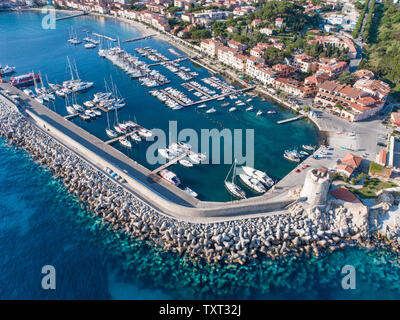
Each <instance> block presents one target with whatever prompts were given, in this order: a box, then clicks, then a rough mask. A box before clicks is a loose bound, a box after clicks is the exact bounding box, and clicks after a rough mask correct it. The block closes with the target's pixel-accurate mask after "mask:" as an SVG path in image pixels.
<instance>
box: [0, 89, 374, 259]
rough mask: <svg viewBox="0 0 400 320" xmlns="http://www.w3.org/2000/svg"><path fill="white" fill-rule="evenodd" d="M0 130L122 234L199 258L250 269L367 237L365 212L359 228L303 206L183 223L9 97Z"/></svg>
mask: <svg viewBox="0 0 400 320" xmlns="http://www.w3.org/2000/svg"><path fill="white" fill-rule="evenodd" d="M0 96H1V95H0ZM0 133H1V134H2V135H3V136H5V137H6V138H7V139H8V140H9V142H10V143H11V144H12V145H14V146H17V147H21V148H23V149H25V150H26V151H27V152H28V153H29V154H30V155H31V156H32V158H33V159H35V161H37V162H39V163H40V164H41V165H44V166H46V167H48V168H50V169H51V170H52V172H53V173H54V175H55V176H56V177H58V178H59V179H62V181H63V183H64V185H65V187H66V188H67V190H68V192H70V193H71V194H73V195H75V196H76V197H78V198H79V199H80V200H81V201H82V202H84V203H86V204H87V208H88V214H93V215H95V216H98V217H100V218H101V219H102V221H103V223H104V224H110V225H112V227H113V229H114V230H115V231H116V232H123V233H127V234H129V235H130V236H131V237H135V238H139V239H146V240H150V241H151V243H152V244H153V245H155V246H157V247H159V248H163V249H164V250H170V251H173V252H178V253H179V254H187V255H189V256H190V257H192V258H193V259H195V260H198V259H205V260H206V261H208V262H223V263H239V264H244V263H245V262H246V261H247V260H248V259H253V258H257V257H259V256H260V255H264V254H265V255H268V256H269V257H271V258H273V259H275V258H278V257H281V256H287V255H293V254H295V255H298V254H301V253H314V254H316V255H319V254H320V251H321V249H328V250H330V251H333V250H336V249H337V248H343V247H345V246H346V245H349V244H356V243H365V240H366V239H367V238H368V224H367V222H366V219H364V218H365V213H363V212H361V213H360V214H359V216H358V220H357V223H354V221H352V220H351V219H350V218H351V217H352V215H353V214H354V212H352V211H351V210H350V209H348V208H343V207H336V208H335V207H333V206H327V207H322V208H310V209H305V208H304V207H303V206H302V204H300V203H297V204H295V205H293V206H292V207H291V208H290V210H288V211H287V212H286V213H283V214H279V215H270V216H266V217H260V218H251V219H250V218H249V219H243V220H234V221H225V222H215V223H191V222H184V221H177V220H176V219H173V218H171V217H167V216H165V215H164V214H162V213H161V212H159V211H158V210H156V209H155V208H152V207H151V206H149V205H148V204H147V203H145V202H144V201H142V200H141V199H140V198H139V197H137V196H135V195H134V194H133V193H132V192H128V191H127V190H126V189H125V188H123V187H122V186H121V185H120V184H119V183H117V182H116V181H115V180H113V179H111V178H110V177H109V176H107V175H105V174H104V173H103V172H102V171H101V170H98V169H96V167H94V166H92V165H90V164H89V163H88V162H87V161H85V160H83V159H82V158H81V157H79V156H77V154H75V153H74V152H73V151H72V150H70V149H69V148H66V147H65V146H64V145H63V144H62V143H60V142H58V141H57V140H56V139H54V138H53V137H52V136H50V135H49V134H48V132H46V131H44V130H43V129H42V128H40V127H38V126H36V125H35V124H34V123H33V122H31V121H29V118H26V117H25V116H24V115H23V114H21V113H20V112H18V111H16V109H15V108H14V107H13V106H12V104H10V103H8V102H7V100H5V99H4V98H2V99H0ZM360 217H361V218H360Z"/></svg>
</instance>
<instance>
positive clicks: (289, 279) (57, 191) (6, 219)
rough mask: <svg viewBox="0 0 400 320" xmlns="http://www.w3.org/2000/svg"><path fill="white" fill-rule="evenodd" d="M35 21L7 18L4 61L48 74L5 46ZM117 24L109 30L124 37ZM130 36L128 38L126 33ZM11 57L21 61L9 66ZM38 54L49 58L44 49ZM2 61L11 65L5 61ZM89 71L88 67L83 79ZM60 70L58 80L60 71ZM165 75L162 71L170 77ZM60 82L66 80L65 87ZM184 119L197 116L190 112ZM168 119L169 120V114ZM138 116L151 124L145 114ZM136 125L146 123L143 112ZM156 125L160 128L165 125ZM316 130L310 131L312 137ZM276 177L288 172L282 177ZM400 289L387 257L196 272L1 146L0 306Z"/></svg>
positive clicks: (342, 256)
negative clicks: (122, 231) (344, 281)
mask: <svg viewBox="0 0 400 320" xmlns="http://www.w3.org/2000/svg"><path fill="white" fill-rule="evenodd" d="M29 19H33V21H37V16H36V14H26V15H25V14H24V15H18V16H17V15H15V16H14V15H13V14H11V15H10V14H5V15H1V14H0V41H3V42H2V43H1V44H0V48H1V49H0V61H1V62H2V63H3V64H4V63H8V64H14V65H17V66H18V67H19V65H20V63H21V64H22V63H25V64H24V65H23V66H21V67H20V68H21V70H19V71H21V72H23V71H29V66H30V63H32V64H40V65H41V66H43V68H44V67H45V65H47V64H49V61H50V60H48V59H42V60H41V59H40V58H39V57H38V55H36V54H32V55H29V56H30V57H31V58H32V59H27V56H28V54H27V53H26V52H30V51H29V50H27V49H25V47H24V50H22V49H21V50H16V49H15V48H16V47H17V46H18V44H17V40H18V39H14V35H13V33H12V32H11V35H10V34H8V35H7V42H10V45H9V46H7V47H5V46H4V41H6V40H4V39H5V38H4V34H5V33H4V28H5V27H6V26H9V27H8V28H9V29H10V30H11V29H12V28H11V27H12V26H14V27H16V28H19V30H20V32H21V37H26V39H29V38H30V36H29V32H32V29H29V28H28V26H29V23H27V24H25V23H24V24H17V23H16V22H18V21H20V22H22V21H24V22H25V20H27V21H29ZM5 21H7V24H5ZM74 21H76V22H74V23H78V22H79V21H80V20H74ZM83 21H85V20H83ZM110 21H111V22H110V27H109V28H110V30H113V29H112V28H116V29H118V28H121V26H120V25H119V24H117V23H114V22H112V20H110ZM35 23H36V22H35ZM13 24H14V25H13ZM100 26H101V24H100V25H99V28H100ZM91 27H93V25H91ZM122 27H123V26H122ZM24 28H28V30H24ZM9 29H7V30H9ZM118 30H119V29H118ZM123 30H124V29H123ZM13 32H16V31H13ZM131 32H132V31H131V30H129V34H130V33H131ZM109 34H111V35H112V32H111V31H110V32H109ZM31 38H34V37H33V36H31ZM13 39H14V40H13ZM20 39H21V38H20ZM48 41H50V42H51V40H48ZM13 42H15V43H13ZM29 46H30V45H27V47H28V48H29ZM4 48H5V49H4ZM12 48H13V50H14V52H15V54H14V55H15V56H16V57H14V59H16V60H12V59H13V55H12V54H11V49H12ZM25 50H27V51H26V52H25ZM38 50H43V51H42V52H46V50H44V49H43V48H38ZM65 50H67V49H65ZM68 50H69V49H68ZM77 50H79V49H77ZM82 50H83V49H82ZM22 51H24V52H22ZM47 51H48V50H47ZM47 54H48V55H53V56H54V57H55V59H56V58H57V57H58V54H60V57H59V61H60V64H61V63H62V68H65V61H64V60H65V52H62V54H61V53H57V52H53V51H48V52H47ZM85 54H86V53H85ZM93 54H95V53H93ZM5 57H7V59H6V61H3V60H4V59H5ZM57 59H58V58H57ZM82 59H83V58H82ZM96 59H97V60H96ZM80 60H81V59H79V61H80ZM95 60H96V61H98V62H100V65H102V66H103V67H104V68H107V66H106V65H105V63H106V62H105V61H104V62H103V61H101V60H98V58H97V57H93V61H95ZM32 61H34V62H32ZM79 61H78V65H79ZM87 63H88V66H90V64H89V62H87ZM85 65H86V64H85V63H83V64H82V68H80V69H82V71H83V69H84V66H85ZM109 67H110V71H109V72H110V73H112V72H114V71H113V70H112V69H115V68H114V67H112V69H111V66H109ZM24 68H25V69H24ZM99 68H100V67H99ZM53 69H54V72H56V66H53ZM41 70H42V72H43V69H42V68H41ZM51 70H52V68H51V66H49V69H48V71H46V72H47V73H49V74H50V71H51ZM91 70H92V69H91V67H88V68H87V69H85V71H84V72H85V77H83V76H82V78H85V79H86V78H87V80H91V79H92V78H90V77H89V76H87V77H86V72H87V73H88V75H89V74H90V73H89V72H91ZM60 72H61V71H60ZM93 72H94V71H93ZM167 72H168V71H167V70H165V71H163V73H164V74H166V73H167ZM122 76H123V75H122V74H121V77H122ZM60 77H61V79H60V81H61V80H63V79H62V76H60ZM92 80H95V79H92ZM129 81H130V80H129ZM129 85H131V86H132V83H131V82H129ZM122 87H123V85H121V88H120V89H121V91H122V92H123V89H122ZM140 89H142V88H141V87H140ZM131 90H133V89H132V88H131ZM129 92H130V91H129V90H128V93H129ZM128 93H127V94H128ZM123 94H125V93H124V92H123ZM132 94H133V93H132ZM146 97H147V94H146V95H143V99H147V98H146ZM150 98H151V97H149V99H150ZM132 101H135V100H132ZM145 101H148V103H150V101H152V102H155V104H154V106H153V104H151V107H152V108H153V107H154V108H156V105H157V100H155V101H154V100H145ZM260 103H261V102H260ZM57 107H58V105H57ZM144 107H147V106H144ZM161 107H162V108H164V109H166V108H165V107H164V106H162V105H161V106H160V108H159V109H157V112H161V110H163V109H162V108H161ZM149 108H150V105H149ZM271 108H272V106H271ZM183 111H184V112H185V113H186V115H187V116H188V117H189V116H190V112H186V111H188V110H183ZM60 112H62V111H60ZM165 112H168V113H169V110H165ZM171 112H172V111H171ZM178 112H179V111H178ZM281 112H282V113H284V111H281ZM127 114H128V113H127ZM141 114H142V116H141V117H143V121H145V120H144V119H147V118H146V114H145V113H144V112H143V113H141ZM171 114H172V113H171ZM174 114H176V115H179V113H174ZM287 115H290V114H289V113H287ZM282 117H283V115H282ZM137 118H138V121H139V113H138V114H137ZM153 118H154V121H159V122H160V123H161V122H162V121H161V120H162V119H158V117H155V116H154V117H153ZM182 118H183V116H182ZM150 120H153V119H151V117H149V118H148V121H149V123H150V124H151V123H152V122H151V121H150ZM139 122H140V121H139ZM90 125H91V124H89V125H88V126H90ZM293 125H294V126H295V129H290V128H292V127H291V126H285V130H295V131H296V130H297V131H299V134H301V135H303V133H301V132H302V131H301V130H304V126H306V127H307V124H304V123H303V124H302V123H301V122H298V123H295V124H293ZM296 126H298V127H296ZM148 127H149V128H152V127H151V126H150V125H148ZM296 128H297V129H296ZM309 128H310V129H309V130H311V132H313V131H312V130H314V129H313V128H312V127H309ZM93 130H95V129H93ZM270 135H272V132H271V131H269V132H267V134H266V136H267V137H268V136H270ZM281 135H282V133H281ZM304 135H305V134H304ZM283 138H284V137H277V138H276V139H277V140H278V139H280V140H284V139H283ZM278 141H279V140H278ZM260 143H261V142H260ZM276 144H278V143H276ZM271 148H272V146H271ZM135 154H136V150H135ZM271 161H272V160H271ZM275 162H279V165H281V164H280V162H282V163H283V161H277V160H275ZM282 166H283V164H282ZM276 167H279V166H278V165H276ZM289 169H290V168H289ZM207 170H208V169H207ZM277 170H282V172H284V169H281V168H278V169H277ZM346 264H351V265H354V267H355V268H356V272H357V278H356V279H357V282H356V283H357V289H356V290H353V291H349V290H343V289H342V288H341V277H342V276H341V273H340V271H341V268H342V267H343V266H344V265H346ZM44 265H53V266H54V267H55V268H56V273H57V278H56V279H57V283H56V284H57V289H56V290H55V291H46V290H43V289H42V288H41V279H42V276H43V275H42V274H41V269H42V266H44ZM399 280H400V266H399V260H398V256H396V255H395V254H393V253H392V252H390V251H384V250H382V249H374V250H365V249H358V248H348V249H345V250H340V251H337V252H334V253H331V254H327V255H326V256H324V257H320V258H318V259H316V258H313V257H302V258H288V259H283V260H280V261H271V260H270V259H267V258H260V259H259V260H256V261H254V262H252V263H250V264H247V265H245V266H219V265H207V264H205V263H193V262H191V261H190V260H188V259H187V258H186V257H180V256H179V255H177V254H172V253H167V252H163V251H160V250H158V249H157V248H154V247H152V246H151V245H149V244H147V243H146V242H145V241H138V240H130V239H127V238H126V237H125V236H123V235H119V234H115V233H114V232H112V231H110V230H108V229H107V228H105V227H104V226H102V224H101V223H100V221H99V220H98V219H96V218H93V217H91V216H88V215H87V213H86V210H85V209H84V208H83V206H82V204H80V203H79V202H78V201H77V199H76V198H74V197H73V196H70V195H68V194H67V193H66V191H65V189H64V187H63V186H62V184H61V182H60V181H58V180H56V179H54V178H53V177H52V175H51V173H50V172H49V171H48V170H46V169H44V168H42V167H40V166H39V165H37V164H36V163H35V162H33V161H32V160H31V158H30V157H29V156H28V155H27V154H26V153H25V152H23V151H21V150H15V149H14V148H11V147H9V146H8V145H7V144H6V143H5V142H4V140H3V139H0V299H26V298H35V299H71V298H75V299H85V298H86V299H118V298H120V299H128V298H131V299H175V298H180V299H190V298H193V299H198V298H237V299H247V298H253V299H265V298H271V299H285V298H286V299H287V298H293V299H315V298H323V299H338V298H340V299H351V298H361V299H371V298H378V299H396V298H397V299H398V298H399V297H400V281H399Z"/></svg>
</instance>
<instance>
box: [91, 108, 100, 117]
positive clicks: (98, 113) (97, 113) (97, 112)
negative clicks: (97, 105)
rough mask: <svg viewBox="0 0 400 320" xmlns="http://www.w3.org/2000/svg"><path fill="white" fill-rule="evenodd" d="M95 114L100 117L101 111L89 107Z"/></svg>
mask: <svg viewBox="0 0 400 320" xmlns="http://www.w3.org/2000/svg"><path fill="white" fill-rule="evenodd" d="M90 111H92V112H93V113H94V114H95V115H96V116H98V117H100V116H101V111H100V110H97V109H90Z"/></svg>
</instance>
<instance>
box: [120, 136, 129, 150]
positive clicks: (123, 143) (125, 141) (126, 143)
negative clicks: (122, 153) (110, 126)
mask: <svg viewBox="0 0 400 320" xmlns="http://www.w3.org/2000/svg"><path fill="white" fill-rule="evenodd" d="M119 143H120V144H121V145H123V146H124V147H127V148H132V143H131V142H130V141H129V140H128V139H127V138H122V139H120V140H119Z"/></svg>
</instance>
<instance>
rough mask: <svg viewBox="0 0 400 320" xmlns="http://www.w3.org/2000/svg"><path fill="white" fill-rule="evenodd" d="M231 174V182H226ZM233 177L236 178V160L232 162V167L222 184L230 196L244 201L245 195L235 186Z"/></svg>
mask: <svg viewBox="0 0 400 320" xmlns="http://www.w3.org/2000/svg"><path fill="white" fill-rule="evenodd" d="M232 169H233V172H232V181H228V177H229V174H230V173H231V171H232ZM235 176H236V159H235V161H234V162H233V165H232V167H231V168H230V169H229V171H228V174H227V175H226V178H225V181H224V184H225V188H226V189H227V190H228V191H229V193H230V194H232V195H233V196H234V197H236V198H239V199H245V198H246V193H245V192H244V191H243V190H242V188H240V187H239V186H238V185H237V184H235Z"/></svg>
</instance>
